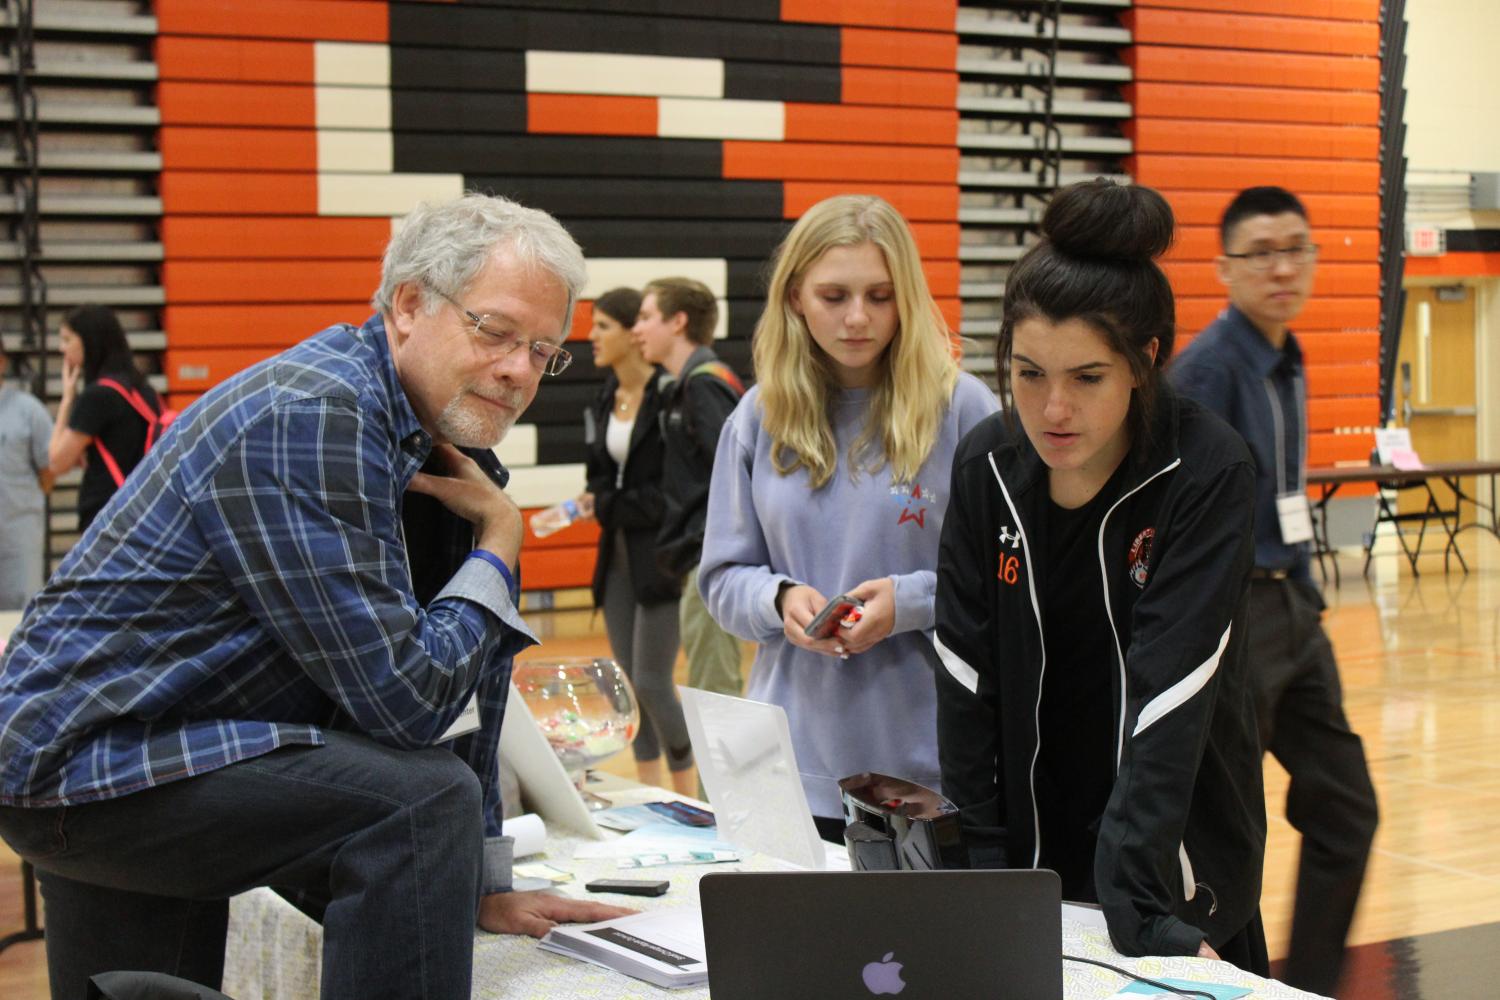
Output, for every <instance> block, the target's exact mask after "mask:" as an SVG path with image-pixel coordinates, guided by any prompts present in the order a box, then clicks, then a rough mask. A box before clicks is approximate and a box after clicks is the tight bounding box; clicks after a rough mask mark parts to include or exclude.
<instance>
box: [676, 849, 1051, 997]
mask: <svg viewBox="0 0 1500 1000" xmlns="http://www.w3.org/2000/svg"><path fill="white" fill-rule="evenodd" d="M699 894H700V897H701V900H702V908H703V936H704V941H705V943H706V944H707V947H708V985H709V991H710V993H711V994H712V995H713V1000H763V998H765V997H776V998H777V1000H797V998H801V997H807V998H809V1000H812V998H816V1000H843V998H850V1000H866V998H868V997H875V996H899V997H900V998H901V1000H929V998H931V1000H954V998H964V1000H988V998H994V1000H1062V995H1063V975H1062V898H1061V894H1062V885H1061V883H1060V882H1059V880H1058V877H1057V875H1056V873H1054V872H1050V871H1031V870H1023V871H929V872H911V871H897V872H766V873H758V872H757V873H728V872H726V873H722V874H709V875H705V876H704V877H703V880H702V882H701V883H700V884H699Z"/></svg>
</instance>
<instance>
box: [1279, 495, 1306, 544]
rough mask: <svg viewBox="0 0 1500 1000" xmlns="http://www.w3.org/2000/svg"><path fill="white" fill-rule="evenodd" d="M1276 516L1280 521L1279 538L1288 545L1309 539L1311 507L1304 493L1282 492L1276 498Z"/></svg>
mask: <svg viewBox="0 0 1500 1000" xmlns="http://www.w3.org/2000/svg"><path fill="white" fill-rule="evenodd" d="M1276 517H1277V519H1278V520H1279V521H1280V522H1281V540H1282V541H1283V542H1285V543H1286V544H1288V545H1296V544H1297V543H1298V542H1306V541H1309V540H1311V538H1312V536H1313V525H1312V507H1310V506H1309V505H1308V502H1307V494H1306V493H1283V494H1282V495H1281V496H1279V497H1277V498H1276Z"/></svg>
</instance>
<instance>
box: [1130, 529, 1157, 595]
mask: <svg viewBox="0 0 1500 1000" xmlns="http://www.w3.org/2000/svg"><path fill="white" fill-rule="evenodd" d="M1154 537H1156V529H1155V528H1143V529H1142V530H1141V533H1140V534H1139V535H1136V536H1135V541H1133V542H1131V543H1130V559H1129V565H1130V579H1131V582H1133V583H1134V584H1135V585H1136V586H1137V587H1145V586H1146V573H1147V569H1148V564H1149V563H1150V562H1151V539H1152V538H1154Z"/></svg>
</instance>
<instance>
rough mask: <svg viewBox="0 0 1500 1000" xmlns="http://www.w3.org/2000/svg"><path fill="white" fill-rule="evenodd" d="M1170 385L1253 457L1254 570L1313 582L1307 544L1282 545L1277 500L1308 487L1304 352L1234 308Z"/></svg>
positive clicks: (1175, 367)
mask: <svg viewBox="0 0 1500 1000" xmlns="http://www.w3.org/2000/svg"><path fill="white" fill-rule="evenodd" d="M1168 373H1169V376H1170V378H1171V380H1172V384H1173V385H1174V386H1175V387H1176V388H1177V390H1178V391H1179V392H1181V393H1182V394H1183V395H1185V396H1190V397H1191V398H1193V399H1195V400H1197V401H1198V402H1200V403H1202V404H1203V405H1204V406H1206V407H1208V408H1209V409H1211V410H1213V411H1214V412H1215V413H1217V414H1218V415H1219V416H1221V417H1223V418H1224V419H1225V420H1226V421H1228V423H1229V425H1230V426H1231V427H1233V428H1234V429H1235V430H1237V431H1239V432H1240V436H1241V437H1243V438H1244V439H1245V443H1246V444H1248V445H1249V446H1250V453H1251V454H1252V455H1254V456H1255V466H1256V476H1255V565H1256V566H1257V567H1258V568H1260V569H1270V570H1278V569H1284V570H1287V571H1289V572H1290V573H1292V574H1293V575H1294V576H1297V577H1299V578H1302V579H1307V580H1310V579H1311V576H1310V573H1309V570H1308V545H1307V543H1306V542H1299V543H1297V544H1295V545H1288V544H1287V543H1285V542H1283V541H1282V540H1281V521H1280V518H1279V517H1278V516H1277V513H1276V497H1277V496H1279V495H1281V494H1284V493H1296V492H1303V491H1305V490H1306V487H1307V393H1306V389H1305V383H1304V380H1303V374H1302V349H1301V347H1299V346H1298V344H1297V338H1296V337H1294V336H1292V334H1291V333H1290V332H1288V333H1287V338H1286V343H1285V344H1284V345H1283V346H1282V348H1281V350H1277V349H1276V348H1275V347H1273V346H1271V342H1270V341H1269V340H1267V339H1266V337H1265V334H1263V333H1261V332H1260V330H1259V329H1257V328H1256V326H1255V324H1253V323H1251V322H1250V320H1249V318H1248V317H1246V316H1245V314H1244V313H1242V312H1240V311H1239V310H1238V309H1236V308H1235V307H1234V306H1228V307H1227V308H1225V310H1224V311H1223V312H1221V313H1220V314H1219V316H1218V318H1217V319H1215V320H1214V321H1213V322H1212V323H1210V324H1209V325H1208V326H1207V327H1206V328H1204V330H1203V332H1202V333H1200V334H1199V335H1198V336H1197V337H1195V338H1193V342H1192V343H1191V344H1189V345H1188V346H1187V349H1186V350H1184V351H1183V352H1182V353H1181V354H1180V355H1178V357H1177V360H1175V361H1174V362H1172V365H1171V368H1170V369H1168Z"/></svg>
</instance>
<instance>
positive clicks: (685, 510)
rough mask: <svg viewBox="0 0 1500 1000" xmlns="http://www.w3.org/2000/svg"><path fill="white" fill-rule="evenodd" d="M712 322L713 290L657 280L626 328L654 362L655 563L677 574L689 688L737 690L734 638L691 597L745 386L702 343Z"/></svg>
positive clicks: (708, 340) (686, 281)
mask: <svg viewBox="0 0 1500 1000" xmlns="http://www.w3.org/2000/svg"><path fill="white" fill-rule="evenodd" d="M718 319H719V307H718V303H717V302H716V301H715V300H714V295H713V292H711V291H709V289H708V287H707V286H705V285H704V284H703V283H701V282H698V281H694V280H692V279H691V278H658V279H657V280H656V281H653V282H651V283H650V284H648V285H647V286H646V287H645V288H644V289H643V290H642V298H641V311H640V315H639V316H638V317H637V319H636V323H635V327H634V328H633V331H632V332H633V333H634V336H635V341H636V343H637V345H639V347H640V349H641V354H642V356H643V357H645V359H646V360H647V361H649V362H651V363H652V364H656V365H661V366H662V367H663V368H664V369H666V372H667V374H666V375H665V376H663V378H662V388H661V400H662V402H661V416H660V419H661V421H662V439H663V441H664V442H665V450H666V454H665V457H664V462H663V469H662V493H663V495H664V497H665V503H666V509H665V510H664V511H663V516H662V524H661V532H660V534H659V535H658V536H657V561H658V562H659V563H660V564H661V566H662V569H664V570H665V571H667V572H668V573H670V574H672V575H674V576H679V577H684V579H683V585H682V604H681V610H680V621H681V629H682V648H683V651H684V652H686V653H687V658H688V685H689V686H691V687H695V688H700V689H702V690H704V691H714V692H717V693H719V694H729V695H736V696H737V695H739V693H740V690H741V685H740V642H739V640H738V639H736V638H735V637H734V636H732V635H730V634H729V633H728V632H725V631H724V630H723V629H721V628H720V627H719V624H718V623H717V622H715V621H714V620H713V618H712V617H710V616H709V613H708V609H707V608H705V607H704V606H703V598H702V597H700V596H699V594H698V558H699V556H700V555H701V554H702V550H703V525H704V521H705V520H706V519H707V516H708V484H709V480H710V479H711V478H712V476H713V468H714V452H715V451H716V450H717V449H718V445H719V431H720V430H722V429H723V427H724V422H725V421H726V420H727V419H729V414H730V413H731V412H733V410H734V408H735V406H736V405H737V404H738V403H739V400H740V396H742V395H744V392H745V387H744V386H743V385H742V384H741V383H740V380H739V379H738V378H737V377H736V376H735V374H734V372H733V371H732V370H731V369H730V367H729V366H728V365H726V364H724V362H722V361H720V360H719V357H718V355H716V354H715V353H714V352H713V348H712V347H710V346H709V345H710V344H712V343H713V339H714V328H715V326H716V325H717V323H718Z"/></svg>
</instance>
